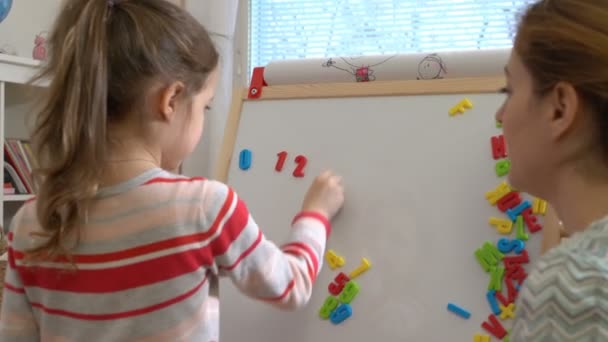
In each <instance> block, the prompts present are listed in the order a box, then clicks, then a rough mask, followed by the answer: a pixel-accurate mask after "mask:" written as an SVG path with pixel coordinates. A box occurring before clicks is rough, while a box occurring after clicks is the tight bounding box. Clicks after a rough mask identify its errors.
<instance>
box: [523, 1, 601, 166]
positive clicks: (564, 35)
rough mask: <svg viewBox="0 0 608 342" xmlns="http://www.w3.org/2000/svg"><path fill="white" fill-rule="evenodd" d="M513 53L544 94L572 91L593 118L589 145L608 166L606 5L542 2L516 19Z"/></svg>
mask: <svg viewBox="0 0 608 342" xmlns="http://www.w3.org/2000/svg"><path fill="white" fill-rule="evenodd" d="M514 49H515V51H516V52H517V54H518V55H519V57H520V58H521V59H522V61H523V63H524V65H525V66H526V68H527V69H528V70H529V71H530V73H531V75H532V78H533V79H534V83H535V88H536V91H537V92H538V93H539V94H541V95H542V94H544V93H546V92H547V91H549V90H551V89H553V87H554V86H555V85H556V84H557V83H558V82H561V81H563V82H568V83H570V84H572V86H573V87H574V88H575V89H576V91H577V92H578V94H579V96H580V97H581V99H582V102H583V105H584V106H585V107H586V108H588V109H590V110H591V112H592V113H593V115H594V122H595V123H596V125H594V127H595V132H593V135H592V138H593V140H591V142H592V143H593V146H592V148H593V150H596V151H598V152H599V153H600V154H601V156H602V159H603V161H604V165H608V1H606V0H542V1H539V2H537V3H535V4H533V5H532V6H530V7H529V8H528V9H527V11H526V12H525V13H524V15H523V17H522V18H521V21H520V24H519V28H518V32H517V36H516V39H515V45H514Z"/></svg>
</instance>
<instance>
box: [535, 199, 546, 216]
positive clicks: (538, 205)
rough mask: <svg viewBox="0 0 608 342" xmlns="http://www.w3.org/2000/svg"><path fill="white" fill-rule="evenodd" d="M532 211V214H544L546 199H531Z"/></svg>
mask: <svg viewBox="0 0 608 342" xmlns="http://www.w3.org/2000/svg"><path fill="white" fill-rule="evenodd" d="M532 212H533V213H534V214H540V215H545V213H546V212H547V201H545V200H542V199H540V198H534V200H533V201H532Z"/></svg>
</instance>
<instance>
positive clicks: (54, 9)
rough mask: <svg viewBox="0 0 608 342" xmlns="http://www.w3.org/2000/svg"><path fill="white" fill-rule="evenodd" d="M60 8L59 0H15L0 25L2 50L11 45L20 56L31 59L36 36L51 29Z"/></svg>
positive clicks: (0, 46) (0, 45)
mask: <svg viewBox="0 0 608 342" xmlns="http://www.w3.org/2000/svg"><path fill="white" fill-rule="evenodd" d="M60 6H61V1H57V0H13V7H12V9H11V11H10V13H9V15H8V17H7V18H6V19H5V20H4V21H3V22H2V23H0V48H2V47H3V46H5V45H11V46H12V47H13V48H14V49H15V50H16V52H17V55H18V56H22V57H29V58H31V57H32V51H33V49H34V39H35V37H36V35H37V34H39V33H40V32H42V31H48V30H49V29H50V28H51V26H52V24H53V21H54V20H55V16H56V15H57V13H58V12H59V8H60Z"/></svg>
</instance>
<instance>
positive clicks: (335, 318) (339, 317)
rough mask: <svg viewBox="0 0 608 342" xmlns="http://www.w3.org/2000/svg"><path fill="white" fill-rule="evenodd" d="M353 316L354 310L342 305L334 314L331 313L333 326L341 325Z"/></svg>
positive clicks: (347, 305)
mask: <svg viewBox="0 0 608 342" xmlns="http://www.w3.org/2000/svg"><path fill="white" fill-rule="evenodd" d="M352 315H353V308H351V306H350V305H349V304H341V305H340V306H338V308H337V309H336V310H334V312H332V313H331V316H330V317H329V319H330V320H331V322H332V323H333V324H340V323H342V322H344V320H346V319H347V318H349V317H350V316H352Z"/></svg>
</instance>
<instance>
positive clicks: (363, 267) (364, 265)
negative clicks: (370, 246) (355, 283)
mask: <svg viewBox="0 0 608 342" xmlns="http://www.w3.org/2000/svg"><path fill="white" fill-rule="evenodd" d="M370 267H372V263H371V262H369V260H367V258H361V265H359V267H357V268H356V269H355V270H354V271H352V272H350V278H351V279H355V278H357V277H358V276H360V275H361V273H363V272H365V271H367V270H368V269H369V268H370Z"/></svg>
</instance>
